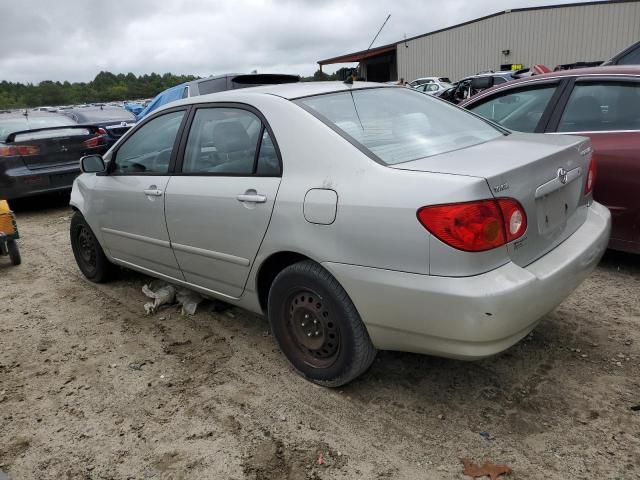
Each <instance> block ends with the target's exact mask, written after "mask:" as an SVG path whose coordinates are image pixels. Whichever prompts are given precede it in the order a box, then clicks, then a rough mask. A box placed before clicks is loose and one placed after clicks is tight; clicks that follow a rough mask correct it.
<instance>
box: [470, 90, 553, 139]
mask: <svg viewBox="0 0 640 480" xmlns="http://www.w3.org/2000/svg"><path fill="white" fill-rule="evenodd" d="M555 89H556V86H555V85H552V86H546V87H538V88H530V89H519V90H509V91H508V92H504V93H501V94H496V95H493V96H492V97H490V98H489V99H488V100H485V101H483V102H482V103H476V104H474V105H472V106H471V107H469V110H471V111H472V112H474V113H477V114H478V115H481V116H483V117H485V118H488V119H489V120H491V121H493V122H496V123H499V124H500V125H502V126H503V127H506V128H509V129H511V130H515V131H518V132H534V131H535V129H536V126H537V125H538V122H539V121H540V118H541V117H542V114H543V113H544V110H545V108H546V107H547V105H548V103H549V100H551V96H552V95H553V92H554V91H555Z"/></svg>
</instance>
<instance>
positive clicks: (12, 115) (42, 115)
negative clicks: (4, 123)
mask: <svg viewBox="0 0 640 480" xmlns="http://www.w3.org/2000/svg"><path fill="white" fill-rule="evenodd" d="M24 112H25V111H24V110H15V111H13V112H9V113H0V119H7V118H21V117H24V116H25V115H24ZM27 114H28V116H29V117H32V118H55V117H58V118H67V119H68V117H67V116H66V115H62V114H60V113H54V112H41V111H39V110H27Z"/></svg>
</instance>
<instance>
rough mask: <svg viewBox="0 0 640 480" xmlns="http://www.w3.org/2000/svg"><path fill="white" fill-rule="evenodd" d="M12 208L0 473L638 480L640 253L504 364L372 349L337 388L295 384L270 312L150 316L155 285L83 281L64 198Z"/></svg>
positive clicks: (135, 278) (588, 289) (2, 300)
mask: <svg viewBox="0 0 640 480" xmlns="http://www.w3.org/2000/svg"><path fill="white" fill-rule="evenodd" d="M17 206H18V214H19V217H18V224H19V227H20V231H21V234H22V236H23V239H22V241H21V243H20V248H21V251H22V255H23V264H22V266H20V267H10V266H9V262H8V260H7V259H6V258H2V259H0V478H2V476H3V475H2V473H5V474H7V475H9V477H10V478H11V479H13V480H15V479H49V478H51V479H64V478H69V479H76V478H79V479H112V478H113V479H127V478H131V479H134V478H135V479H169V478H172V479H173V478H175V479H191V478H193V479H238V480H239V479H260V480H272V479H316V480H317V479H360V478H364V479H411V480H413V479H463V478H464V479H468V478H469V477H464V476H463V475H462V464H461V462H460V459H461V458H465V457H467V458H471V459H474V460H475V461H476V462H480V463H482V462H484V461H491V462H495V463H501V464H507V465H509V466H510V467H511V468H512V469H513V473H512V474H511V476H510V477H506V478H511V479H545V480H549V479H573V478H588V479H603V478H613V479H638V478H640V411H634V410H633V409H632V407H634V406H638V405H640V328H639V327H640V257H637V256H636V257H634V256H631V255H622V254H616V253H612V252H609V253H607V255H606V256H605V258H604V260H603V261H602V263H601V265H600V266H599V267H598V269H597V270H596V271H595V273H594V274H593V275H592V276H591V277H590V278H589V279H588V280H587V281H586V282H585V283H584V284H583V285H582V286H581V287H580V288H579V289H578V290H577V291H576V292H575V293H574V294H573V295H572V296H571V297H570V298H568V299H567V300H566V301H565V302H564V303H563V304H562V305H561V306H560V307H559V308H558V309H556V311H554V312H553V313H552V314H550V315H548V316H547V318H546V319H545V320H544V321H543V322H542V324H541V325H540V326H539V327H538V328H537V329H536V330H535V331H534V332H533V333H532V334H531V335H530V336H529V337H527V338H526V339H525V340H524V341H522V342H520V343H519V344H518V345H516V346H515V347H513V348H511V349H510V350H508V351H507V352H505V353H504V354H502V355H500V356H498V357H495V358H492V359H487V360H483V361H480V362H475V363H465V362H459V361H453V360H446V359H439V358H434V357H427V356H419V355H412V354H404V353H395V352H381V353H380V354H379V355H378V358H377V359H376V361H375V363H374V365H373V367H372V368H371V370H370V371H369V372H368V373H367V374H366V375H364V376H363V377H361V378H360V379H358V380H357V381H355V382H353V383H352V384H350V385H348V386H346V387H344V388H342V389H339V390H329V389H325V388H321V387H318V386H315V385H313V384H311V383H308V382H306V381H305V380H302V379H301V378H299V377H298V376H296V375H295V374H294V373H292V371H291V370H290V368H289V367H288V365H287V363H286V361H285V359H284V357H283V356H282V355H281V354H280V353H279V351H278V350H277V348H276V345H275V343H274V340H273V338H272V337H271V335H270V334H269V328H268V324H267V322H266V320H265V319H263V318H260V317H257V316H254V315H252V314H249V313H247V312H245V311H242V310H240V309H237V308H232V309H230V310H227V311H223V312H219V313H216V312H214V311H212V310H213V307H214V305H213V304H211V303H207V304H203V305H201V308H200V309H199V311H198V313H197V314H196V315H195V316H193V317H182V316H181V315H180V314H179V312H178V311H177V310H176V309H175V308H173V307H171V308H166V309H163V310H160V311H159V312H158V313H156V314H154V315H152V316H145V314H144V309H143V304H144V302H145V301H146V298H145V297H144V296H143V294H142V293H141V287H142V285H143V284H144V283H145V282H147V281H148V280H149V279H148V278H147V277H145V276H143V275H139V274H137V273H132V272H126V271H123V273H122V274H121V275H120V277H119V279H118V280H116V281H114V282H112V283H109V284H106V285H94V284H92V283H89V282H88V281H86V280H85V279H84V278H83V277H82V276H81V274H80V271H79V270H78V269H77V267H76V265H75V262H74V260H73V256H72V253H71V248H70V246H69V239H68V225H69V219H70V211H69V209H68V207H66V203H65V199H64V198H62V199H60V198H58V197H54V198H46V199H40V200H38V201H30V202H23V203H21V204H19V205H17ZM320 456H322V459H323V462H322V464H319V462H318V458H319V457H320ZM501 478H503V477H501Z"/></svg>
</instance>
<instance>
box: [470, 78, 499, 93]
mask: <svg viewBox="0 0 640 480" xmlns="http://www.w3.org/2000/svg"><path fill="white" fill-rule="evenodd" d="M493 81H494V79H493V77H490V76H487V77H476V78H474V79H473V80H471V88H472V89H473V90H476V91H477V90H485V89H487V88H491V87H493Z"/></svg>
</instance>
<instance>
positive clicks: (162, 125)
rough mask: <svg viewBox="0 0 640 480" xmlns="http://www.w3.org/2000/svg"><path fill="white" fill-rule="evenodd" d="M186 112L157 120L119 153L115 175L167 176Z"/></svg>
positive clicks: (123, 145)
mask: <svg viewBox="0 0 640 480" xmlns="http://www.w3.org/2000/svg"><path fill="white" fill-rule="evenodd" d="M182 117H184V111H180V112H172V113H167V114H165V115H161V116H159V117H156V118H154V119H153V120H151V121H150V122H148V123H146V124H145V125H143V126H142V127H141V128H140V129H138V130H137V131H135V132H134V133H133V134H132V135H131V136H130V137H129V138H128V139H127V140H126V141H125V143H123V144H122V146H121V147H120V148H119V149H118V151H117V153H116V158H115V162H116V163H115V166H114V167H113V170H112V172H114V173H158V174H162V173H167V172H168V171H169V160H170V159H171V153H172V152H173V145H174V143H175V139H176V135H177V133H178V130H179V128H180V122H182Z"/></svg>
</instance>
